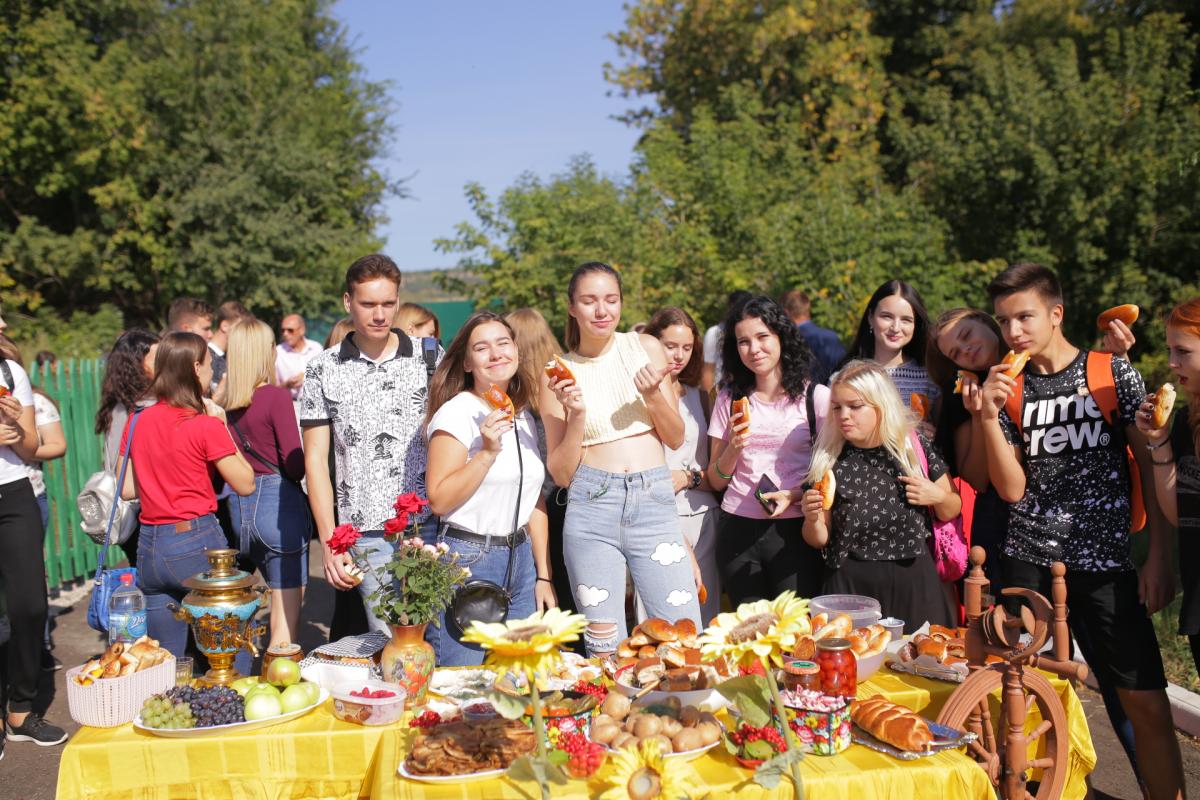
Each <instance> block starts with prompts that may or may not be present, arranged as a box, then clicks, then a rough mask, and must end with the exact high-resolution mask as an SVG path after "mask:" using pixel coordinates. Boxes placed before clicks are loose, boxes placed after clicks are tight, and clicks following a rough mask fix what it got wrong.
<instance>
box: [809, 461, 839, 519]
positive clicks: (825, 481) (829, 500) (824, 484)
mask: <svg viewBox="0 0 1200 800" xmlns="http://www.w3.org/2000/svg"><path fill="white" fill-rule="evenodd" d="M813 488H814V489H816V490H817V491H818V492H820V493H821V508H823V509H824V510H825V511H828V510H829V509H831V508H833V499H834V496H835V495H836V494H837V478H835V477H833V470H829V471H828V472H826V473H825V474H824V475H823V476H821V480H819V481H817V482H816V483H814V484H813Z"/></svg>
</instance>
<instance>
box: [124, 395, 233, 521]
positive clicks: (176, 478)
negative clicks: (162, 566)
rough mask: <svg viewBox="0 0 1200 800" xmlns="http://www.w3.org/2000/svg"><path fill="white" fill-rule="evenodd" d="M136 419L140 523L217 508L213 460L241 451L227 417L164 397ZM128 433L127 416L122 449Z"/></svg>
mask: <svg viewBox="0 0 1200 800" xmlns="http://www.w3.org/2000/svg"><path fill="white" fill-rule="evenodd" d="M132 419H133V417H130V420H132ZM137 420H138V423H137V428H136V429H135V430H134V432H133V455H132V456H131V457H130V461H131V462H132V463H133V469H134V472H135V474H136V476H137V484H138V497H139V498H140V499H141V501H142V513H141V514H140V515H139V519H140V520H141V521H142V524H144V525H164V524H167V523H171V522H182V521H184V520H188V519H195V518H196V517H202V516H204V515H205V514H211V513H212V512H214V511H216V510H217V495H216V492H214V491H213V485H212V477H211V474H210V472H209V465H210V464H212V463H213V462H215V461H219V460H220V459H222V458H224V457H225V456H229V455H233V454H234V453H235V452H237V448H236V447H235V446H234V444H233V439H231V438H230V436H229V431H228V430H227V429H226V428H225V423H224V422H222V421H221V420H219V419H218V418H216V417H210V416H208V415H207V414H200V413H197V412H196V411H194V410H192V409H190V408H176V407H175V406H171V405H167V404H166V403H163V402H161V401H160V402H158V403H155V404H154V405H152V406H150V407H149V408H147V409H146V410H145V411H143V412H142V413H141V414H140V415H139V416H138V418H137ZM128 436H129V423H128V422H127V423H125V430H124V432H123V433H122V434H121V453H122V454H124V453H125V442H126V441H127V437H128Z"/></svg>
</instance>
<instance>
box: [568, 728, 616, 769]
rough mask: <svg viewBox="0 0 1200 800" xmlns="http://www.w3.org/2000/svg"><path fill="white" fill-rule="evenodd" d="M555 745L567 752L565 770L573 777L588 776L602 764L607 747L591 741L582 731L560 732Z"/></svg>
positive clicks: (606, 753)
mask: <svg viewBox="0 0 1200 800" xmlns="http://www.w3.org/2000/svg"><path fill="white" fill-rule="evenodd" d="M556 747H557V748H558V749H559V750H561V751H563V752H564V753H566V754H567V764H566V768H567V772H569V773H570V774H571V777H573V778H589V777H591V776H592V775H595V774H596V772H597V771H598V770H599V769H600V767H602V766H603V765H604V759H605V757H606V756H607V755H608V748H607V747H605V746H604V745H602V744H600V743H599V742H593V741H592V740H591V739H589V738H588V737H587V735H586V734H585V733H584V732H583V731H571V732H569V733H563V734H560V735H559V737H558V742H557V743H556Z"/></svg>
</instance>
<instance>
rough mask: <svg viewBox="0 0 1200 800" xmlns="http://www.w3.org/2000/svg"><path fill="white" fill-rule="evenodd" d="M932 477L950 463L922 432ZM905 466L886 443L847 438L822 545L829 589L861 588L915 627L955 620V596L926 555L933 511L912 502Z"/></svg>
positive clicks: (852, 590)
mask: <svg viewBox="0 0 1200 800" xmlns="http://www.w3.org/2000/svg"><path fill="white" fill-rule="evenodd" d="M920 439H921V445H922V447H924V448H925V454H926V458H927V460H928V462H929V477H930V480H934V481H936V480H937V479H938V478H940V477H941V476H942V475H945V474H946V462H945V461H943V460H942V457H941V455H940V454H939V453H938V452H937V450H936V449H935V448H934V447H933V445H932V444H931V443H930V442H929V440H928V439H926V438H925V437H924V436H921V437H920ZM903 474H904V471H903V470H902V469H901V467H900V464H899V463H897V462H896V460H895V459H894V458H892V456H891V454H890V453H888V451H887V450H886V449H885V448H883V447H872V448H862V447H854V446H853V445H851V444H849V443H847V444H846V445H845V447H844V448H843V449H842V454H841V456H840V457H839V458H838V461H837V464H836V465H835V466H834V475H835V477H836V478H837V495H836V497H835V499H834V503H833V508H832V510H831V517H832V519H831V527H830V539H829V544H828V546H827V547H826V548H825V550H824V558H825V567H826V569H825V579H824V582H823V585H822V590H823V591H824V592H825V593H826V594H860V595H866V596H868V597H874V598H875V599H876V600H878V601H879V604H880V606H881V607H882V610H883V614H884V616H891V617H898V618H899V619H902V620H904V622H905V626H904V627H905V632H906V633H907V632H911V631H913V630H915V629H917V628H919V627H920V626H921V624H922V623H924V622H926V621H928V622H930V623H932V624H936V625H953V624H955V622H956V620H955V613H954V609H953V606H952V605H951V602H950V596H949V594H948V593H947V592H946V591H945V588H944V587H943V586H942V583H941V581H940V580H938V577H937V570H936V569H935V568H934V565H933V559H932V557H931V556H930V555H929V545H928V544H927V539H928V538H929V536H930V534H931V531H932V528H931V525H930V517H929V514H930V510H929V509H927V508H926V507H924V506H914V505H911V504H909V502H908V500H907V498H906V496H905V488H904V484H903V483H901V482H900V476H901V475H903Z"/></svg>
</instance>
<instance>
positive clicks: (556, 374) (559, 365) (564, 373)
mask: <svg viewBox="0 0 1200 800" xmlns="http://www.w3.org/2000/svg"><path fill="white" fill-rule="evenodd" d="M545 370H546V377H547V378H549V379H550V380H552V381H558V382H559V383H562V382H563V381H573V380H575V373H573V372H571V370H570V368H569V367H568V366H567V365H566V364H564V363H563V360H562V359H561V358H559V357H558V356H551V357H550V360H549V361H547V362H546V366H545Z"/></svg>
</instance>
